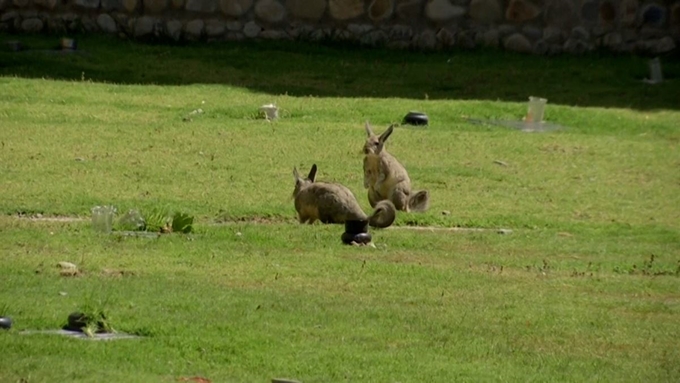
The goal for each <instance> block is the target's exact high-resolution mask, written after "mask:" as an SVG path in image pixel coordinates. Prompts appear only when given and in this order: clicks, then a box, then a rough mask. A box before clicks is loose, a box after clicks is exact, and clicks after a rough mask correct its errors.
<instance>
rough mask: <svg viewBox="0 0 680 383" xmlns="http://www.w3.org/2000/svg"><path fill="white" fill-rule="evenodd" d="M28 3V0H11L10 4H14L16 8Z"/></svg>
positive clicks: (25, 5)
mask: <svg viewBox="0 0 680 383" xmlns="http://www.w3.org/2000/svg"><path fill="white" fill-rule="evenodd" d="M28 3H29V0H12V4H14V6H15V7H17V8H24V7H27V6H28Z"/></svg>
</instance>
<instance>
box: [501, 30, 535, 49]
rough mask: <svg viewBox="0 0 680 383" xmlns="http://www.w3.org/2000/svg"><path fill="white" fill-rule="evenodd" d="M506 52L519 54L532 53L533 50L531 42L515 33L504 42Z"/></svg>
mask: <svg viewBox="0 0 680 383" xmlns="http://www.w3.org/2000/svg"><path fill="white" fill-rule="evenodd" d="M503 47H504V48H505V49H506V50H509V51H512V52H519V53H531V52H533V48H532V46H531V42H529V40H528V39H527V38H526V37H524V35H523V34H521V33H514V34H512V35H510V36H508V37H507V38H506V39H505V40H504V41H503Z"/></svg>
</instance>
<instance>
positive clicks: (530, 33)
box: [522, 25, 543, 41]
mask: <svg viewBox="0 0 680 383" xmlns="http://www.w3.org/2000/svg"><path fill="white" fill-rule="evenodd" d="M522 34H524V36H526V37H527V38H528V39H529V40H534V41H535V40H540V39H542V38H543V30H542V29H541V28H538V27H534V26H531V25H525V26H523V27H522Z"/></svg>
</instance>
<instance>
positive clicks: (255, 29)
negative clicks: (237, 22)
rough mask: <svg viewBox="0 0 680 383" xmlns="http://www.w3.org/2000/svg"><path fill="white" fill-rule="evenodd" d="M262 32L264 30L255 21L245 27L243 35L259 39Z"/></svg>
mask: <svg viewBox="0 0 680 383" xmlns="http://www.w3.org/2000/svg"><path fill="white" fill-rule="evenodd" d="M261 31H262V28H261V27H260V26H259V25H257V23H255V22H254V21H249V22H247V23H246V25H244V26H243V34H244V35H245V36H246V37H248V38H254V37H257V36H258V35H259V34H260V32H261Z"/></svg>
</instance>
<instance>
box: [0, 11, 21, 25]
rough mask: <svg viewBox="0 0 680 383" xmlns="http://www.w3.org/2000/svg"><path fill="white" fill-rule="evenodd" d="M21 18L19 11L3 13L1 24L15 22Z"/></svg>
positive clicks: (0, 17)
mask: <svg viewBox="0 0 680 383" xmlns="http://www.w3.org/2000/svg"><path fill="white" fill-rule="evenodd" d="M18 18H19V12H17V11H9V12H7V13H3V14H2V16H0V22H1V23H6V22H10V21H13V20H14V19H18Z"/></svg>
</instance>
